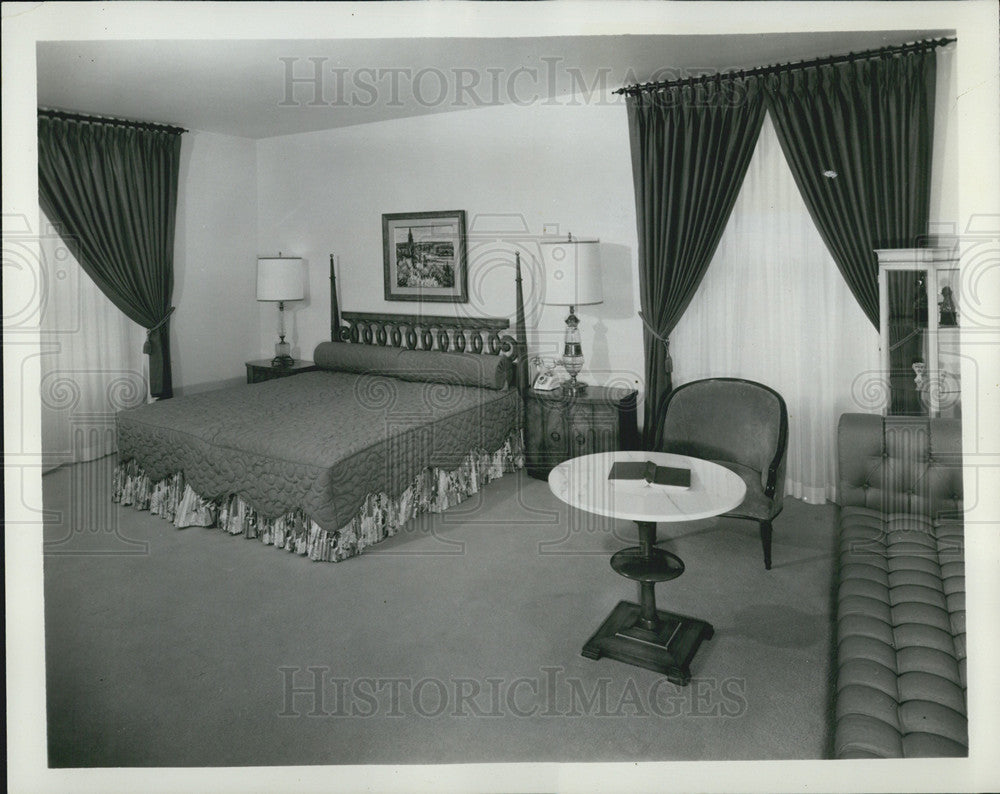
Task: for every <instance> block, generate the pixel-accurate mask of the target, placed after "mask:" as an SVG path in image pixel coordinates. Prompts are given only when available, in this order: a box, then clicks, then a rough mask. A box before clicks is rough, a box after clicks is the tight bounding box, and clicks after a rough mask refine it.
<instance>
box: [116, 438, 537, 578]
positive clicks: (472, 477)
mask: <svg viewBox="0 0 1000 794" xmlns="http://www.w3.org/2000/svg"><path fill="white" fill-rule="evenodd" d="M523 467H524V440H523V437H522V435H521V431H520V430H516V431H514V432H513V433H512V434H511V435H510V436H508V437H507V440H506V441H505V442H504V443H503V445H502V446H501V447H500V449H498V450H496V451H494V452H486V451H479V450H474V451H472V452H470V453H469V454H468V455H466V456H465V458H464V459H463V460H462V463H461V464H460V465H459V466H458V467H457V468H455V469H452V470H450V471H445V470H444V469H439V468H434V467H429V468H426V469H424V470H423V471H422V472H421V473H420V474H418V475H417V477H416V478H415V479H414V480H413V482H411V483H410V485H409V486H408V487H407V488H406V489H405V490H404V491H403V492H402V493H401V494H400V495H399V496H397V497H391V496H389V495H388V494H386V493H384V492H380V493H371V494H368V496H367V498H366V499H365V501H364V504H363V505H362V507H361V509H360V510H359V511H358V513H357V515H355V516H354V518H353V519H352V520H351V521H350V522H348V523H347V524H346V525H345V526H343V527H341V528H340V529H339V530H337V531H335V532H329V531H327V530H325V529H322V528H321V527H320V526H319V525H318V524H317V523H316V522H315V521H312V520H311V519H310V518H309V517H308V516H307V515H305V514H304V513H303V512H302V511H301V510H298V509H296V510H292V511H291V512H289V513H285V514H284V515H282V516H279V517H278V518H264V517H262V516H261V515H260V514H259V513H258V512H257V511H256V510H254V508H253V507H251V506H250V503H249V502H247V500H246V499H244V498H243V497H241V496H239V495H238V494H229V495H227V496H224V497H221V498H217V499H206V498H203V497H201V496H199V495H198V494H197V493H195V491H194V490H193V489H192V488H191V486H190V485H188V484H187V483H185V482H184V474H183V472H177V473H175V474H173V475H172V476H170V477H167V478H166V479H164V480H160V481H159V482H151V481H150V479H149V476H148V475H147V474H146V473H145V471H143V469H142V467H141V466H140V465H139V464H138V462H136V461H135V460H134V459H132V460H128V461H125V462H122V463H119V464H118V465H117V466H116V467H115V473H114V486H113V488H114V490H113V493H112V497H111V498H112V501H114V502H117V503H119V504H122V505H132V506H133V507H135V508H136V509H137V510H148V511H149V512H150V513H153V514H154V515H157V516H160V517H161V518H165V519H167V520H168V521H171V522H173V524H174V526H176V527H178V528H181V527H218V528H219V529H223V530H225V531H226V532H228V533H229V534H231V535H243V537H246V538H257V539H259V540H260V541H262V542H263V543H266V544H268V545H271V546H275V547H277V548H279V549H284V550H286V551H289V552H294V553H295V554H299V555H302V556H304V557H309V559H311V560H317V561H322V562H340V561H341V560H346V559H347V558H348V557H353V556H355V555H357V554H360V553H361V552H362V551H363V550H364V549H366V548H368V547H369V546H373V545H375V544H376V543H378V542H379V541H382V540H385V539H386V538H387V537H391V536H392V535H395V534H396V533H397V532H398V531H399V528H400V527H402V526H403V525H404V524H405V523H406V522H407V521H409V520H410V519H412V518H414V517H415V516H417V515H420V514H421V513H427V512H432V513H440V512H443V511H444V510H447V509H448V508H449V507H452V506H454V505H457V504H459V503H460V502H463V501H464V500H466V499H468V498H469V497H470V496H472V495H473V494H476V493H478V492H479V490H480V489H481V488H482V487H483V486H484V485H486V484H487V483H489V482H491V481H492V480H495V479H498V478H499V477H502V476H503V475H504V474H505V473H506V472H509V471H514V470H516V469H520V468H523Z"/></svg>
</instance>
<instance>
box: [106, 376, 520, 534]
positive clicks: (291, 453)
mask: <svg viewBox="0 0 1000 794" xmlns="http://www.w3.org/2000/svg"><path fill="white" fill-rule="evenodd" d="M518 405H519V400H518V393H517V391H516V390H513V389H511V390H507V391H496V390H492V389H484V388H479V387H473V386H459V385H454V384H443V383H425V382H412V381H403V380H399V379H396V378H391V377H387V376H383V375H371V374H361V375H359V374H353V373H346V372H329V371H320V372H309V373H304V374H301V375H296V376H294V377H289V378H280V379H276V380H270V381H266V382H264V383H258V384H253V385H245V386H237V387H234V388H229V389H220V390H217V391H211V392H206V393H203V394H197V395H192V396H189V397H181V398H176V399H172V400H164V401H163V402H157V403H153V404H151V405H143V406H140V407H138V408H133V409H130V410H126V411H122V412H120V413H119V414H118V455H119V461H120V462H126V461H129V460H132V459H134V460H136V462H138V463H139V464H140V465H141V466H142V467H143V469H145V471H146V473H147V474H148V475H149V476H150V478H151V479H152V480H154V481H156V480H160V479H163V478H166V477H168V476H170V475H173V474H175V473H177V472H183V474H184V477H185V480H186V482H187V483H188V484H189V485H190V486H191V487H192V488H193V489H194V490H195V491H196V492H197V493H198V494H199V495H200V496H202V497H204V498H206V499H213V498H216V497H222V496H226V495H229V494H237V495H239V496H241V497H243V498H244V499H245V500H247V501H248V502H249V503H250V505H251V506H252V507H253V508H254V509H255V510H257V511H258V512H259V513H260V514H261V515H262V516H263V517H265V518H274V517H278V516H280V515H282V514H284V513H288V512H289V511H291V510H293V509H296V508H297V509H301V510H303V511H304V512H305V513H306V514H307V515H308V516H309V517H310V518H311V519H312V520H313V521H315V522H316V523H317V524H319V526H320V527H322V528H323V529H325V530H328V531H331V532H332V531H335V530H337V529H338V528H339V527H341V526H343V525H344V524H346V523H347V522H348V521H349V520H350V519H351V518H352V517H353V516H354V515H355V514H356V513H357V511H358V510H359V509H360V507H361V505H362V503H363V501H364V499H365V497H366V495H368V494H369V493H375V492H385V493H387V494H389V495H390V496H396V495H398V494H399V493H400V492H401V491H403V490H404V489H405V488H406V486H407V485H408V484H409V483H410V482H411V481H412V480H413V478H414V477H415V476H416V475H418V474H419V473H420V472H421V471H422V470H423V469H424V468H426V467H428V466H437V467H441V468H444V469H451V468H454V467H456V466H458V465H459V463H460V462H461V460H462V458H463V456H465V455H466V454H467V453H468V452H469V451H470V450H485V451H491V452H492V451H494V450H496V449H498V448H499V447H500V446H501V445H502V444H503V443H504V440H505V439H506V438H507V437H508V435H509V434H510V433H511V431H512V430H514V429H515V428H517V427H518V426H519V423H520V413H519V409H518Z"/></svg>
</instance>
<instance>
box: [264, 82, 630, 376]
mask: <svg viewBox="0 0 1000 794" xmlns="http://www.w3.org/2000/svg"><path fill="white" fill-rule="evenodd" d="M569 102H570V100H569V99H562V100H558V104H547V105H541V104H538V105H532V106H528V107H523V106H521V107H518V106H506V107H491V108H480V109H475V110H465V111H459V112H452V113H443V114H434V115H429V116H424V117H420V118H409V119H402V120H396V121H390V122H382V123H376V124H367V125H362V126H356V127H348V128H344V129H339V130H329V131H324V132H316V133H308V134H302V135H291V136H285V137H281V138H273V139H268V140H262V141H259V142H258V146H257V152H258V160H257V163H258V170H257V184H258V237H257V240H258V249H259V253H261V254H265V253H266V254H276V253H278V251H279V250H280V251H283V252H284V253H285V254H295V255H298V256H302V257H304V258H305V260H306V263H307V267H308V273H309V290H308V295H307V299H306V300H305V301H304V302H302V303H297V304H291V315H292V316H291V318H290V321H289V328H290V329H291V332H290V336H289V341H290V342H291V343H292V344H293V355H296V356H298V355H301V356H304V357H309V356H311V354H312V350H313V347H314V346H315V345H316V344H317V343H318V342H320V341H322V340H325V339H329V337H330V332H329V311H330V305H329V304H330V301H329V282H328V280H327V276H328V262H329V254H330V253H335V254H337V256H338V259H339V262H338V273H339V274H338V286H339V294H340V305H341V308H342V309H348V310H356V311H388V312H403V313H414V312H417V311H421V310H422V311H423V312H424V313H427V314H452V313H454V312H456V311H457V312H468V313H469V314H472V315H498V316H507V317H511V318H513V314H514V283H513V252H514V250H515V248H516V249H518V250H520V251H521V252H522V257H523V258H524V264H525V270H526V285H525V289H526V304H527V312H528V328H529V347H530V348H531V350H532V351H533V352H534V351H540V352H542V353H543V354H545V355H547V356H550V357H554V356H557V355H559V354H560V352H561V350H560V347H559V342H560V340H561V338H562V333H563V328H564V325H563V323H564V320H565V316H566V309H565V308H563V307H557V306H551V307H543V306H541V305H539V302H538V299H537V292H536V290H535V289H534V287H533V283H532V281H531V276H532V270H533V268H534V267H535V265H534V262H536V261H537V257H538V247H537V239H538V237H539V236H540V235H541V234H542V232H543V225H545V224H558V226H559V232H560V233H561V234H565V233H567V232H572V233H573V234H574V235H575V236H577V237H598V238H600V240H601V243H602V261H603V265H604V291H605V302H604V304H603V305H600V306H594V307H581V308H580V309H578V311H577V313H578V315H579V317H580V320H581V333H582V337H583V345H584V354H585V356H586V357H587V360H588V368H587V369H586V370H585V371H584V372H583V373H582V374H581V377H582V378H583V379H585V380H587V381H589V382H591V383H607V382H610V381H616V382H620V381H621V380H622V379H625V380H627V381H628V382H630V383H637V382H638V380H639V379H640V377H641V373H642V335H641V325H640V323H639V320H638V318H637V311H638V300H639V298H638V294H639V291H638V290H639V288H638V284H637V281H636V272H637V271H636V250H635V244H636V243H635V236H636V232H635V208H634V198H633V193H632V175H631V163H630V155H629V148H628V124H627V119H626V114H625V108H624V106H623V105H621V104H619V103H618V102H617V101H616V102H614V103H613V104H605V105H602V104H598V103H594V104H582V103H581V104H576V105H570V104H569ZM456 209H463V210H465V211H466V213H467V225H468V235H469V264H470V267H469V270H470V273H469V288H470V302H469V303H468V304H465V305H456V304H446V303H437V304H420V303H402V302H387V301H385V300H384V297H383V281H382V214H383V213H389V212H412V211H423V210H456ZM274 329H275V319H274V316H273V307H271V308H270V310H269V311H264V312H262V313H261V322H260V336H259V351H258V352H259V353H260V354H261V355H265V354H268V353H269V352H270V351H271V350H272V349H273V344H274V341H275V338H276V337H275V330H274Z"/></svg>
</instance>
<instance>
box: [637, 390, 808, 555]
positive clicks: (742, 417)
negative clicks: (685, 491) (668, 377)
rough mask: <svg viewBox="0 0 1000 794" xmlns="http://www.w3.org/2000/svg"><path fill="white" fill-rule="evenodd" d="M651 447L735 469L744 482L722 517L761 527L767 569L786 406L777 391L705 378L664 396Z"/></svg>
mask: <svg viewBox="0 0 1000 794" xmlns="http://www.w3.org/2000/svg"><path fill="white" fill-rule="evenodd" d="M650 438H651V448H652V449H654V450H660V451H663V452H674V453H677V454H681V455H691V456H693V457H696V458H703V459H705V460H710V461H713V462H715V463H718V464H720V465H722V466H725V467H726V468H727V469H730V470H731V471H734V472H736V474H738V475H739V476H740V477H741V478H742V479H743V481H744V482H745V483H746V486H747V494H746V498H745V499H744V500H743V503H742V504H741V505H740V506H739V507H737V508H736V509H735V510H733V511H732V512H730V513H726V515H727V516H731V517H734V518H746V519H750V520H752V521H756V522H758V524H759V525H760V542H761V545H762V546H763V547H764V567H765V568H767V569H768V570H770V568H771V533H772V527H771V521H772V520H773V519H774V518H775V516H777V515H778V513H780V512H781V507H782V500H783V496H784V489H785V453H786V451H787V449H788V410H787V409H786V408H785V401H784V400H783V399H782V397H781V395H780V394H778V393H777V392H776V391H774V390H773V389H770V388H768V387H767V386H764V385H763V384H760V383H755V382H754V381H749V380H741V379H739V378H709V379H707V380H696V381H692V382H691V383H685V384H684V385H683V386H680V387H679V388H677V389H674V390H673V391H672V392H669V393H667V394H665V395H663V398H662V399H661V400H660V405H659V407H658V410H657V412H656V425H655V428H654V432H653V435H652V436H651V437H650Z"/></svg>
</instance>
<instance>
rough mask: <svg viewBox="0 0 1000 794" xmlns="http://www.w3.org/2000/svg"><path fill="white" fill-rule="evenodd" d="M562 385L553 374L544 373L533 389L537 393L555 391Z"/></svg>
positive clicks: (533, 385) (532, 386) (536, 379)
mask: <svg viewBox="0 0 1000 794" xmlns="http://www.w3.org/2000/svg"><path fill="white" fill-rule="evenodd" d="M561 385H562V384H561V383H560V382H559V381H558V380H556V376H555V375H553V374H552V373H551V372H543V373H542V374H541V375H539V376H538V377H537V378H535V382H534V383H533V384H532V385H531V388H532V389H534V390H535V391H553V390H555V389H558V388H559V387H560V386H561Z"/></svg>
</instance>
